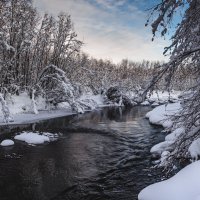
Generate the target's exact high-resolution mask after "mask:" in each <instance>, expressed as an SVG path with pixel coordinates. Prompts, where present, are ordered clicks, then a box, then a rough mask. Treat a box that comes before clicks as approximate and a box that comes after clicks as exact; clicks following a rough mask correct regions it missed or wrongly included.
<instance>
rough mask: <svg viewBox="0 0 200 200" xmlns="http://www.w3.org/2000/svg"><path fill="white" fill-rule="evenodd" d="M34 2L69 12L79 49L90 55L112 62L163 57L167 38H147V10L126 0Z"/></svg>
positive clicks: (44, 8) (47, 8)
mask: <svg viewBox="0 0 200 200" xmlns="http://www.w3.org/2000/svg"><path fill="white" fill-rule="evenodd" d="M136 2H137V1H136ZM34 4H35V6H36V7H37V8H38V9H39V10H40V11H41V12H49V13H51V14H54V15H57V14H58V13H59V12H61V11H63V12H67V13H69V14H70V15H71V17H72V20H73V22H74V26H75V30H76V32H77V33H78V37H79V39H80V40H82V41H83V42H84V46H83V51H85V52H86V53H88V54H89V55H91V56H93V57H96V58H103V59H111V60H113V61H114V62H119V61H121V60H122V59H123V58H128V59H130V60H136V61H140V60H143V59H148V60H166V58H165V57H164V56H163V55H162V52H163V48H164V47H165V46H167V45H168V41H164V40H163V39H160V38H157V39H156V40H155V41H154V42H152V41H151V38H152V35H151V30H150V28H145V27H144V24H145V22H146V19H147V13H146V12H145V11H144V10H141V9H139V8H138V7H137V4H134V3H129V0H34Z"/></svg>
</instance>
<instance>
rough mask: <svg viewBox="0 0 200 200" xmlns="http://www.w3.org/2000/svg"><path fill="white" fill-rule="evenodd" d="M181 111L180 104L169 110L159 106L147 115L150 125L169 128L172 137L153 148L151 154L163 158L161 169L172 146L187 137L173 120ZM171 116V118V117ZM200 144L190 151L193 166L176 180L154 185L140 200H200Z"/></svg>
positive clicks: (181, 173) (180, 172) (172, 178)
mask: <svg viewBox="0 0 200 200" xmlns="http://www.w3.org/2000/svg"><path fill="white" fill-rule="evenodd" d="M180 110H181V105H180V104H179V103H174V104H169V105H167V106H164V105H162V106H158V107H156V108H154V109H153V110H152V111H150V112H148V113H147V114H146V117H147V118H148V119H149V122H150V123H152V124H157V125H162V126H163V127H164V128H169V130H171V133H170V134H168V135H167V136H166V137H165V141H163V142H161V143H158V144H156V145H155V146H153V147H152V148H151V150H150V151H151V153H152V154H154V155H159V156H160V163H159V165H160V166H164V165H165V158H166V157H167V155H168V154H169V153H170V150H171V149H170V146H171V145H172V144H173V143H174V142H175V141H176V139H177V137H179V136H180V135H181V134H183V133H185V129H184V127H175V128H172V125H173V122H172V121H171V119H170V118H171V116H173V115H174V114H176V113H178V112H179V111H180ZM170 115H171V116H170ZM199 141H200V140H199V139H197V140H195V141H194V142H193V143H192V144H191V145H190V148H189V149H188V152H189V153H190V155H191V158H193V161H196V162H193V163H191V164H189V165H188V166H186V167H185V168H183V169H182V170H180V171H179V172H178V173H177V174H176V175H174V176H173V177H171V178H169V179H167V180H165V181H161V182H158V183H154V184H152V185H149V186H147V187H146V188H144V189H143V190H142V191H141V192H140V193H139V195H138V200H200V192H199V187H200V176H199V171H200V161H197V159H198V157H199V155H200V142H199Z"/></svg>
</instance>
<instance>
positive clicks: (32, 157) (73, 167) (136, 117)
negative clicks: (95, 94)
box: [0, 107, 164, 200]
mask: <svg viewBox="0 0 200 200" xmlns="http://www.w3.org/2000/svg"><path fill="white" fill-rule="evenodd" d="M148 110H149V108H148V107H134V108H132V109H121V108H104V109H103V110H97V111H94V112H90V113H86V114H84V115H76V116H71V117H70V116H68V117H64V118H57V119H51V120H47V121H43V122H40V123H37V124H32V125H26V126H25V125H23V126H21V127H19V126H18V127H8V128H7V129H5V128H4V129H2V130H1V133H3V134H1V135H0V139H1V140H2V139H4V138H6V137H8V134H9V135H10V138H12V137H14V135H15V134H16V132H19V131H22V130H35V131H49V132H53V133H58V132H60V133H62V134H63V136H62V137H61V138H60V139H59V140H58V141H54V142H52V143H49V144H44V145H39V146H35V147H34V146H28V145H26V144H24V143H21V142H16V144H15V146H13V147H10V148H1V149H0V159H1V161H0V169H1V170H0V199H1V200H12V199H13V200H14V199H15V200H23V199H25V200H27V199H29V200H40V199H41V200H43V199H44V200H46V199H48V200H49V199H55V200H61V199H62V200H65V199H66V200H82V199H84V200H97V199H101V200H107V199H108V200H136V199H137V194H138V192H139V191H140V190H141V189H142V188H143V187H145V186H146V185H148V184H151V183H153V182H155V181H156V180H157V179H159V172H158V171H157V172H151V171H150V170H149V168H150V166H151V157H150V153H149V149H150V148H151V146H152V145H154V144H155V143H158V142H159V141H161V140H162V139H163V137H164V135H162V134H158V133H160V131H161V128H159V127H155V126H151V125H150V124H149V123H148V121H147V120H146V119H144V115H145V113H146V112H147V111H148Z"/></svg>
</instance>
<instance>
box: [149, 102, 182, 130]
mask: <svg viewBox="0 0 200 200" xmlns="http://www.w3.org/2000/svg"><path fill="white" fill-rule="evenodd" d="M180 109H181V105H180V103H179V102H178V103H172V104H167V105H161V106H158V107H156V108H154V109H153V110H152V111H150V112H148V113H147V114H146V117H147V118H149V121H150V122H151V123H152V124H156V125H162V126H163V127H164V128H170V127H171V126H172V124H173V123H172V121H171V120H170V116H172V115H174V114H175V113H177V112H178V111H179V110H180Z"/></svg>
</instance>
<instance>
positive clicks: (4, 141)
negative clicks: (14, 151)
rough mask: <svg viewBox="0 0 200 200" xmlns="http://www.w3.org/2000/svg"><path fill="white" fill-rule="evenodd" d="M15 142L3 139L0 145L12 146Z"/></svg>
mask: <svg viewBox="0 0 200 200" xmlns="http://www.w3.org/2000/svg"><path fill="white" fill-rule="evenodd" d="M14 144H15V143H14V142H13V141H12V140H3V141H2V142H1V144H0V145H1V146H3V147H6V146H12V145H14Z"/></svg>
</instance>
